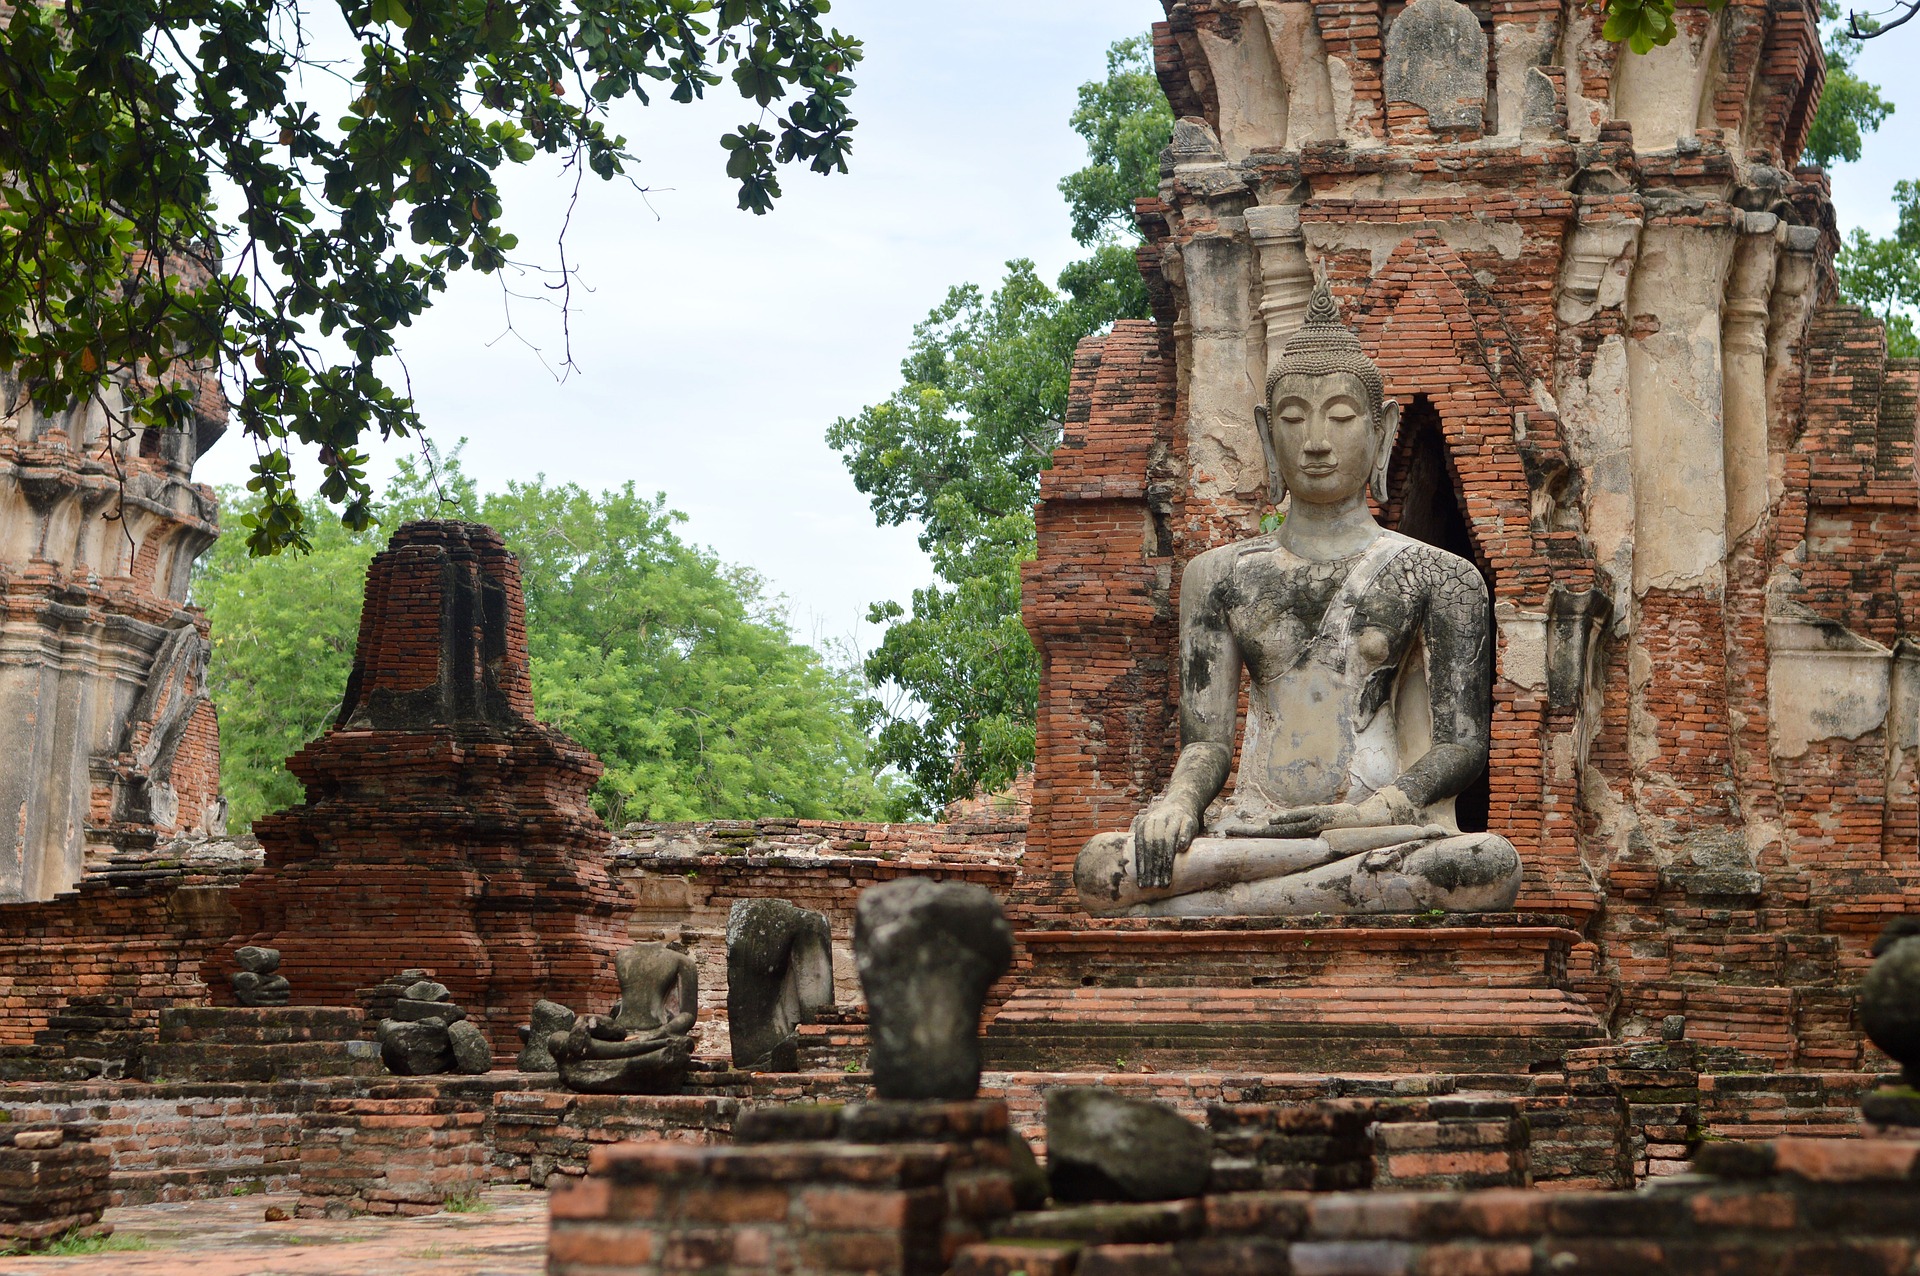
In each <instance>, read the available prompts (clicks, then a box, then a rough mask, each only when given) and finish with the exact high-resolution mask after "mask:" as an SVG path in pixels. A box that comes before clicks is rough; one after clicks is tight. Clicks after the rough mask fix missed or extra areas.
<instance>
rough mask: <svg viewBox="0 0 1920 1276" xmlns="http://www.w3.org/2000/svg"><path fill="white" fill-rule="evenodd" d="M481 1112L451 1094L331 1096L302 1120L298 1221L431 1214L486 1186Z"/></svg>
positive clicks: (483, 1112)
mask: <svg viewBox="0 0 1920 1276" xmlns="http://www.w3.org/2000/svg"><path fill="white" fill-rule="evenodd" d="M485 1121H486V1112H485V1110H484V1109H482V1108H481V1107H480V1106H479V1105H477V1104H473V1103H465V1102H461V1101H459V1100H456V1099H445V1098H433V1097H398V1098H370V1099H328V1100H324V1101H322V1102H320V1103H318V1104H316V1105H315V1110H314V1111H313V1112H312V1113H310V1114H309V1115H308V1116H306V1117H304V1118H303V1119H302V1121H301V1130H300V1206H299V1215H300V1217H301V1218H346V1217H348V1216H350V1215H354V1214H431V1213H434V1212H435V1211H437V1210H439V1209H440V1208H441V1207H442V1206H444V1205H445V1204H446V1202H447V1200H448V1199H449V1198H450V1197H457V1196H471V1195H473V1194H475V1193H477V1192H480V1191H481V1190H483V1189H484V1188H485V1187H486V1186H487V1182H488V1179H489V1178H490V1177H491V1171H490V1169H489V1166H488V1159H489V1158H488V1155H487V1147H486V1144H485V1142H483V1141H482V1139H481V1137H480V1131H481V1126H482V1125H483V1124H484V1123H485Z"/></svg>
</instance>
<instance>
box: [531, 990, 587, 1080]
mask: <svg viewBox="0 0 1920 1276" xmlns="http://www.w3.org/2000/svg"><path fill="white" fill-rule="evenodd" d="M578 1017H579V1016H577V1015H575V1014H574V1013H573V1011H571V1010H568V1009H567V1008H566V1007H565V1006H563V1005H561V1004H560V1003H559V1002H557V1001H548V1000H547V999H546V998H544V997H542V998H541V999H540V1000H539V1001H536V1002H534V1003H533V1021H532V1022H531V1023H527V1024H523V1025H521V1028H520V1040H521V1041H522V1042H523V1043H524V1045H523V1048H522V1049H521V1051H520V1057H519V1058H518V1059H517V1060H515V1066H516V1067H518V1068H519V1069H520V1071H522V1072H555V1071H558V1069H559V1067H560V1065H559V1064H557V1063H555V1062H554V1061H553V1051H551V1050H549V1049H548V1048H547V1040H548V1038H550V1037H552V1036H553V1034H554V1033H556V1032H566V1031H567V1030H569V1029H570V1028H572V1027H573V1023H574V1020H575V1019H577V1018H578Z"/></svg>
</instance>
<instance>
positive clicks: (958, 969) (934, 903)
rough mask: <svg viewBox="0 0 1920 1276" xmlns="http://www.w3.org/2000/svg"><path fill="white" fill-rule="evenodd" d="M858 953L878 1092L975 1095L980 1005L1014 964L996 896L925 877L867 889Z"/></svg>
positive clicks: (857, 921)
mask: <svg viewBox="0 0 1920 1276" xmlns="http://www.w3.org/2000/svg"><path fill="white" fill-rule="evenodd" d="M853 950H854V957H855V960H856V962H857V963H858V965H859V969H860V986H861V988H862V989H864V990H865V992H866V995H867V1017H868V1035H869V1038H870V1041H871V1056H870V1058H871V1066H872V1069H873V1085H874V1089H875V1090H877V1091H878V1092H879V1094H880V1097H881V1098H883V1099H971V1098H973V1097H974V1095H975V1094H976V1092H977V1091H978V1090H979V1088H980V1041H979V1027H980V1009H981V1007H982V1005H984V1004H985V1002H986V997H987V990H988V989H989V988H991V987H992V986H993V982H994V980H996V979H998V978H999V977H1000V976H1001V975H1002V974H1003V973H1005V971H1006V969H1007V966H1008V965H1009V964H1010V963H1011V962H1012V960H1013V928H1012V927H1011V926H1009V925H1008V924H1007V918H1006V915H1005V913H1003V912H1002V911H1001V909H1000V903H999V901H998V900H996V899H994V897H993V893H992V892H991V891H989V890H987V888H986V887H984V886H979V885H975V884H972V883H963V882H934V881H928V880H927V879H925V878H902V879H900V880H898V881H892V882H885V883H882V884H881V885H879V886H874V887H871V888H869V889H868V890H867V891H866V892H865V893H864V894H862V895H861V896H860V904H859V908H858V910H857V912H856V913H855V916H854V926H853Z"/></svg>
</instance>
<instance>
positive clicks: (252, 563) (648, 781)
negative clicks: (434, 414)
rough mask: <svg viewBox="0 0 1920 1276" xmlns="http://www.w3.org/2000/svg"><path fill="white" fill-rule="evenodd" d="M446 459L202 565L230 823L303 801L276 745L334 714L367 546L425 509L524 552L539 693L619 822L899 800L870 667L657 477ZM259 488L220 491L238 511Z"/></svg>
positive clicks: (881, 811) (284, 750)
mask: <svg viewBox="0 0 1920 1276" xmlns="http://www.w3.org/2000/svg"><path fill="white" fill-rule="evenodd" d="M441 469H442V472H441V473H440V475H439V476H438V479H437V481H436V480H435V478H434V476H430V475H428V474H427V472H426V470H425V468H424V467H423V466H421V465H418V464H410V463H403V465H402V466H401V468H400V472H399V474H398V475H397V476H396V478H395V479H394V481H393V483H392V484H390V485H389V486H388V488H387V490H386V491H385V493H384V494H383V495H382V497H381V499H380V500H379V501H378V502H377V504H376V505H375V507H374V520H373V522H372V524H370V526H369V527H368V528H367V529H365V530H362V531H354V530H351V529H348V528H346V527H343V526H342V525H341V524H340V522H339V520H337V519H329V518H325V517H321V515H322V514H323V513H324V510H323V508H322V507H321V505H320V502H319V501H318V500H317V499H316V498H308V501H307V504H308V507H309V508H308V511H307V512H308V513H309V514H311V515H313V516H314V520H315V521H314V523H313V527H314V529H315V530H314V535H313V541H314V543H313V546H312V548H311V550H310V551H309V552H307V553H304V554H287V555H280V556H277V557H270V558H260V557H253V556H250V555H249V554H248V553H247V551H246V549H245V547H244V546H243V545H242V544H241V543H240V542H239V540H238V538H230V539H223V540H222V541H220V542H219V543H218V544H217V545H216V546H215V548H214V551H213V553H212V554H211V555H209V557H208V559H207V560H206V562H205V564H204V565H203V566H202V568H201V571H200V575H199V576H198V578H197V579H196V581H195V584H194V596H195V598H196V600H197V601H199V602H200V603H201V604H202V605H203V606H205V607H206V609H207V612H208V615H209V618H210V620H211V621H212V625H213V634H214V658H213V663H212V668H211V673H210V681H211V683H212V694H213V697H214V701H215V703H216V704H217V705H218V706H219V710H220V749H221V785H222V788H223V790H224V791H225V793H226V796H227V800H228V802H229V804H230V817H229V818H230V821H231V823H232V825H233V827H234V828H236V829H240V828H244V827H246V826H247V825H250V824H251V823H252V821H253V820H254V819H255V818H257V817H258V816H260V815H262V814H265V813H266V812H268V811H272V810H277V809H279V808H281V807H284V806H288V805H291V804H292V803H294V802H297V801H299V800H300V796H301V793H300V785H299V782H298V781H296V780H295V779H294V778H293V777H292V776H291V775H289V774H288V773H287V771H286V769H285V767H284V766H283V765H282V763H283V761H284V759H285V758H286V757H287V756H288V755H290V754H292V753H294V752H295V751H296V750H298V749H299V748H300V747H301V746H302V745H304V744H305V743H306V742H307V741H309V740H311V739H313V738H314V737H315V736H317V735H319V734H320V733H321V731H323V730H324V729H325V728H326V727H327V726H328V725H330V724H331V722H332V721H333V717H334V715H335V714H336V713H337V712H338V710H339V704H340V696H341V694H342V692H343V690H344V688H345V686H346V679H347V672H348V669H349V668H350V667H351V665H352V661H353V646H354V640H355V637H356V635H357V632H358V628H359V616H360V600H361V595H362V591H363V589H364V586H365V580H366V568H367V563H368V562H369V561H370V560H371V559H372V557H373V555H374V554H375V553H376V552H378V550H379V549H380V548H381V547H382V546H383V545H384V544H385V542H386V538H387V536H388V535H389V534H390V533H391V532H392V531H393V530H394V529H395V528H396V527H397V526H398V525H399V524H400V523H402V522H405V521H407V520H408V519H411V518H420V517H441V518H446V517H464V518H473V519H478V520H480V521H483V522H486V523H489V524H491V525H492V526H494V527H495V528H497V529H498V530H499V531H500V533H501V534H502V535H503V536H504V537H505V538H506V541H507V545H508V547H509V548H510V549H512V550H513V551H514V553H515V554H516V555H518V556H519V559H520V564H521V573H522V580H523V584H524V588H525V591H526V598H527V642H528V656H529V665H530V671H531V675H532V681H533V692H534V702H535V704H536V705H537V706H538V708H539V711H540V715H541V717H542V719H543V720H545V721H547V722H549V723H551V724H552V725H553V726H555V727H558V728H559V729H560V730H562V731H565V732H566V733H567V734H569V735H571V736H573V737H574V738H575V739H577V740H579V741H580V742H581V743H582V744H584V745H586V746H587V747H588V748H590V749H592V750H593V751H594V752H596V753H598V754H599V755H600V758H601V761H602V762H604V763H605V764H606V768H607V769H606V774H605V775H604V776H603V777H602V779H601V781H600V783H599V786H598V787H597V788H596V790H595V792H594V804H595V806H596V807H597V808H598V809H599V810H600V811H601V813H602V814H603V815H605V816H606V817H607V818H608V820H609V821H610V822H614V823H618V822H619V821H621V820H623V819H709V818H731V819H745V818H752V817H756V816H766V815H793V816H801V817H813V818H856V819H857V818H869V819H884V818H898V817H900V816H901V815H902V814H904V808H903V806H902V804H901V801H900V799H899V798H898V797H896V795H895V790H896V789H897V787H898V786H897V785H895V784H894V783H892V782H890V781H885V780H876V778H875V776H874V772H873V767H872V765H871V761H870V758H869V753H870V745H869V741H868V739H867V736H866V734H865V731H864V729H863V727H864V722H865V717H864V713H865V710H864V707H863V705H862V702H861V693H862V690H863V684H861V683H860V681H859V680H858V678H857V676H856V675H855V674H854V673H853V672H852V671H850V670H847V669H844V668H840V667H837V666H836V665H834V664H832V663H830V662H829V661H827V660H825V659H823V658H822V657H821V655H820V654H819V653H817V652H815V651H814V650H813V649H812V648H810V647H807V646H805V645H803V644H800V643H797V642H795V641H794V639H793V636H792V634H791V632H790V631H789V629H788V627H787V623H786V619H785V616H784V615H783V613H782V612H781V610H780V608H779V606H778V604H777V603H775V602H774V601H773V600H770V599H769V598H768V597H767V596H766V591H765V585H764V583H763V582H762V581H761V580H760V579H759V577H757V576H755V575H754V574H753V573H752V572H750V571H748V570H746V569H744V568H738V567H730V566H728V565H726V564H724V563H722V562H720V561H719V560H718V559H717V558H715V557H714V556H713V555H712V554H711V553H709V552H708V551H706V550H702V549H699V548H697V547H694V546H691V545H688V544H686V543H685V542H684V541H682V540H680V539H679V537H678V536H677V535H676V534H675V532H674V530H673V528H674V525H675V524H676V523H677V522H678V521H680V515H678V514H676V513H674V512H673V511H671V510H669V509H668V508H667V507H666V504H665V498H664V497H654V498H652V499H648V498H645V497H641V496H639V495H637V494H636V493H635V491H634V489H633V485H632V484H628V485H627V486H625V487H623V488H620V489H618V490H615V491H609V492H602V493H599V494H598V495H594V494H591V493H588V492H586V491H584V490H582V489H581V488H579V487H577V486H574V485H571V484H567V485H562V486H554V487H549V486H548V485H546V483H545V482H544V481H542V480H538V479H536V480H535V481H533V482H531V483H515V484H511V485H510V486H509V488H508V490H507V491H505V492H496V493H487V494H482V493H480V492H478V491H477V490H476V488H475V487H474V485H473V483H472V482H471V481H470V480H468V479H467V478H466V477H465V475H463V474H462V473H461V471H460V467H459V461H458V457H457V456H455V457H453V458H450V459H449V460H448V462H447V463H446V465H445V466H443V467H441ZM258 500H259V498H258V497H257V496H255V495H252V494H248V493H244V492H242V491H238V490H234V489H229V490H227V491H225V492H223V493H222V501H223V504H225V507H226V508H227V509H228V510H230V511H231V510H234V509H241V510H245V509H247V508H248V507H249V506H250V505H251V504H253V503H255V502H257V501H258Z"/></svg>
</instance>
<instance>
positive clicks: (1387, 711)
mask: <svg viewBox="0 0 1920 1276" xmlns="http://www.w3.org/2000/svg"><path fill="white" fill-rule="evenodd" d="M1255 416H1256V425H1257V427H1258V430H1259V433H1260V436H1261V442H1262V445H1263V446H1264V448H1265V450H1266V454H1267V469H1268V474H1269V483H1270V485H1271V487H1272V496H1273V500H1274V504H1275V505H1276V506H1278V505H1280V504H1281V503H1282V501H1283V500H1286V499H1287V498H1288V497H1289V496H1290V497H1291V500H1290V502H1289V503H1288V504H1287V507H1286V514H1285V516H1284V518H1283V519H1282V521H1281V523H1280V526H1279V527H1278V529H1277V530H1275V531H1273V532H1272V533H1270V534H1266V535H1262V536H1258V537H1255V538H1254V539H1251V540H1244V541H1239V542H1236V543H1234V544H1230V545H1222V546H1219V547H1217V548H1214V549H1210V550H1208V551H1206V552H1205V553H1203V554H1201V555H1199V556H1198V557H1196V558H1194V559H1193V560H1192V561H1191V562H1190V563H1188V564H1187V567H1186V570H1185V574H1184V575H1183V576H1182V578H1181V584H1180V687H1181V696H1180V742H1181V747H1180V754H1179V758H1178V760H1177V761H1176V763H1175V765H1174V770H1173V776H1172V779H1171V780H1170V781H1169V783H1168V785H1167V788H1166V791H1165V792H1164V793H1162V794H1161V795H1160V796H1159V797H1158V798H1157V799H1156V800H1155V801H1154V802H1153V803H1152V804H1151V805H1150V806H1149V807H1148V808H1147V810H1146V811H1145V812H1144V813H1142V814H1141V815H1140V816H1139V817H1138V818H1136V819H1135V820H1134V822H1133V826H1132V827H1131V828H1130V829H1128V830H1127V831H1125V832H1118V831H1116V832H1108V833H1101V834H1099V835H1098V836H1096V837H1094V838H1093V839H1092V840H1091V841H1090V842H1088V843H1087V845H1086V847H1085V849H1083V850H1082V851H1081V853H1080V856H1079V858H1078V861H1077V862H1076V864H1075V866H1074V882H1075V885H1076V886H1077V887H1078V889H1079V893H1080V900H1081V904H1082V906H1083V907H1085V908H1086V909H1087V911H1088V912H1090V913H1093V914H1095V915H1107V916H1114V915H1121V916H1167V917H1216V916H1303V915H1308V916H1310V915H1312V914H1315V913H1326V914H1343V913H1345V914H1352V913H1400V912H1427V911H1430V910H1433V909H1442V910H1446V911H1448V912H1490V911H1501V910H1504V909H1507V908H1510V907H1512V905H1513V901H1514V897H1515V896H1516V894H1517V893H1518V892H1519V889H1520V858H1519V856H1518V855H1516V854H1515V852H1514V849H1513V844H1512V843H1511V842H1508V841H1507V840H1506V839H1505V838H1503V837H1500V836H1498V835H1497V834H1493V833H1462V832H1461V831H1460V828H1459V825H1458V824H1457V823H1456V821H1455V817H1454V799H1455V798H1456V797H1457V796H1458V795H1459V794H1460V792H1461V791H1462V790H1463V789H1465V788H1466V787H1467V786H1468V785H1469V784H1471V783H1472V782H1473V781H1474V780H1476V779H1478V778H1479V777H1480V775H1481V774H1482V772H1484V771H1485V769H1486V766H1487V743H1488V726H1489V719H1490V718H1491V715H1492V702H1491V698H1490V695H1489V686H1490V681H1491V678H1492V633H1491V632H1490V630H1491V617H1490V614H1489V610H1490V609H1489V607H1488V605H1487V588H1486V584H1485V582H1484V581H1483V580H1482V579H1481V577H1480V574H1479V572H1478V571H1476V570H1475V568H1474V566H1473V565H1472V564H1471V563H1469V562H1467V561H1466V560H1465V559H1463V558H1460V557H1459V556H1457V555H1455V554H1450V553H1448V552H1446V551H1445V550H1442V549H1439V548H1437V547H1435V546H1433V545H1428V544H1425V543H1423V542H1420V541H1416V540H1413V539H1411V538H1409V537H1407V536H1403V535H1400V534H1399V533H1397V532H1392V531H1388V530H1387V529H1385V528H1383V527H1381V526H1380V525H1379V524H1378V523H1377V522H1375V520H1374V518H1373V514H1372V512H1371V511H1370V510H1369V508H1368V505H1367V489H1368V485H1369V483H1371V485H1372V487H1373V490H1374V492H1375V493H1376V494H1379V495H1381V496H1382V498H1383V499H1384V494H1385V487H1386V470H1387V462H1388V459H1389V457H1390V456H1391V455H1392V452H1393V441H1394V435H1395V433H1396V431H1397V430H1398V427H1399V421H1400V408H1399V405H1398V404H1397V403H1395V402H1394V401H1393V400H1392V399H1388V398H1386V397H1385V396H1384V383H1383V381H1382V378H1381V375H1380V370H1379V368H1377V367H1376V366H1375V365H1374V363H1373V362H1372V360H1370V359H1368V358H1367V357H1366V354H1365V353H1364V352H1363V351H1362V350H1361V347H1360V342H1359V339H1358V338H1357V337H1355V336H1354V335H1353V333H1351V332H1350V331H1348V330H1347V329H1346V327H1345V326H1343V325H1342V324H1341V322H1340V317H1339V314H1338V312H1337V311H1336V309H1335V308H1334V304H1333V299H1332V297H1331V296H1330V295H1329V294H1328V293H1327V292H1326V290H1325V288H1324V287H1322V288H1321V289H1319V290H1317V291H1316V292H1315V294H1314V298H1313V301H1312V304H1311V305H1310V307H1309V309H1308V314H1307V318H1306V322H1305V324H1304V325H1303V326H1302V327H1301V328H1300V330H1299V331H1298V332H1297V333H1295V334H1294V335H1293V337H1292V338H1290V339H1289V340H1288V341H1287V343H1286V345H1285V347H1284V348H1283V350H1282V351H1281V354H1280V357H1279V359H1278V360H1277V361H1276V364H1275V366H1274V367H1273V368H1272V370H1271V375H1270V376H1269V377H1268V379H1267V387H1266V403H1265V405H1264V406H1263V407H1261V408H1259V409H1257V410H1256V413H1255ZM1243 669H1244V670H1245V671H1246V673H1247V675H1248V682H1249V687H1248V694H1247V721H1246V730H1245V733H1244V737H1243V739H1242V741H1241V745H1240V763H1239V768H1238V771H1237V773H1235V774H1233V776H1232V780H1233V787H1232V790H1231V792H1230V793H1229V794H1228V796H1227V797H1226V800H1225V801H1224V802H1220V803H1218V804H1216V801H1215V799H1216V798H1219V797H1220V795H1221V792H1222V790H1223V789H1224V788H1225V787H1226V784H1227V780H1228V776H1229V772H1230V771H1233V745H1234V735H1235V728H1236V726H1237V720H1238V717H1239V696H1240V682H1241V671H1242V670H1243Z"/></svg>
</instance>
